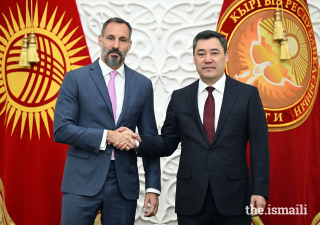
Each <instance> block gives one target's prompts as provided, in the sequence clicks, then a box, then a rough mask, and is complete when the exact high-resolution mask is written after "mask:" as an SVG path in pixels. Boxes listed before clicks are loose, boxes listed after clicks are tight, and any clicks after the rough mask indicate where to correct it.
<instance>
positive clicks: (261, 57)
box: [235, 18, 302, 100]
mask: <svg viewBox="0 0 320 225" xmlns="http://www.w3.org/2000/svg"><path fill="white" fill-rule="evenodd" d="M260 21H261V18H259V19H257V20H256V21H255V22H254V24H253V27H252V29H251V26H252V25H251V24H249V25H248V26H247V27H246V30H245V31H244V32H243V33H242V35H241V38H240V42H239V45H238V55H239V60H240V63H241V65H242V66H243V68H244V69H242V70H241V71H240V73H239V75H238V74H236V75H235V78H236V79H237V80H239V81H241V82H243V83H247V84H250V85H254V86H256V87H257V88H258V89H259V91H260V92H263V93H265V94H266V95H268V96H269V97H271V98H274V99H279V100H284V99H289V98H290V97H293V96H295V95H296V94H297V92H298V91H299V90H300V89H301V88H302V86H299V85H297V84H295V83H296V82H295V80H294V79H295V78H294V77H292V76H290V75H289V73H288V70H287V69H286V68H285V67H284V66H283V65H282V62H281V61H280V59H279V53H276V52H275V51H274V49H273V48H272V46H270V45H269V44H267V43H266V41H265V38H264V37H262V36H261V34H260V31H259V26H260ZM279 51H280V50H279Z"/></svg>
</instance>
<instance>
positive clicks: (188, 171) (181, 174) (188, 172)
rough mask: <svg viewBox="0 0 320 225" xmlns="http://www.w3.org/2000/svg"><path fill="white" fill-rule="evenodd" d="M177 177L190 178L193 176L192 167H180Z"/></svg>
mask: <svg viewBox="0 0 320 225" xmlns="http://www.w3.org/2000/svg"><path fill="white" fill-rule="evenodd" d="M177 178H180V179H190V178H191V169H179V170H178V173H177Z"/></svg>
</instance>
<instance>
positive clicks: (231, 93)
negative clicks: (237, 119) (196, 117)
mask: <svg viewBox="0 0 320 225" xmlns="http://www.w3.org/2000/svg"><path fill="white" fill-rule="evenodd" d="M237 84H238V82H236V81H235V80H233V79H232V78H230V77H229V76H228V75H227V76H226V85H225V88H224V94H223V99H222V105H221V110H220V115H219V121H218V127H217V131H216V133H215V135H214V138H213V142H212V145H213V144H214V142H215V141H216V140H217V138H218V136H219V134H220V132H221V129H222V127H223V125H224V123H225V122H226V120H227V118H228V116H229V114H230V112H231V110H232V108H233V105H234V103H235V102H236V100H237V97H238V94H239V92H240V90H238V89H237V88H236V86H237Z"/></svg>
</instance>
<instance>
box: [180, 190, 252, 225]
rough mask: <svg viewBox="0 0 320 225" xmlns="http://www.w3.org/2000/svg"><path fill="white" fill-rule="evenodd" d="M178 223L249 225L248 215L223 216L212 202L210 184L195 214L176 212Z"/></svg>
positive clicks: (183, 224) (188, 224)
mask: <svg viewBox="0 0 320 225" xmlns="http://www.w3.org/2000/svg"><path fill="white" fill-rule="evenodd" d="M178 224H179V225H235V224H236V225H251V216H250V215H240V216H224V215H222V214H221V213H220V212H219V211H218V209H217V207H216V204H215V202H214V199H213V196H212V192H211V188H210V184H209V186H208V190H207V194H206V198H205V200H204V204H203V207H202V209H201V211H200V212H199V213H198V214H197V215H191V216H190V215H181V214H178Z"/></svg>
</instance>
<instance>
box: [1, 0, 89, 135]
mask: <svg viewBox="0 0 320 225" xmlns="http://www.w3.org/2000/svg"><path fill="white" fill-rule="evenodd" d="M47 9H48V2H47V4H46V7H45V9H44V11H43V15H42V17H41V18H40V16H39V12H38V11H39V10H38V3H36V7H35V10H34V16H33V25H34V31H35V33H36V36H37V51H38V55H39V58H40V62H39V63H38V64H32V65H31V67H30V68H23V67H20V66H19V65H18V62H19V56H20V53H21V46H22V39H23V36H24V34H25V28H26V25H27V28H30V27H31V26H30V24H31V17H30V14H29V10H28V9H27V12H26V13H27V15H26V17H27V22H26V24H25V22H24V20H23V17H22V15H21V12H20V8H19V5H18V4H17V16H16V17H15V16H14V15H13V13H12V11H11V9H9V10H10V16H9V15H4V14H3V13H2V15H3V17H4V20H5V21H6V26H7V27H4V24H2V25H0V30H1V31H2V33H3V35H2V34H1V33H0V62H1V64H0V66H1V68H0V106H2V107H1V108H0V116H1V115H5V126H6V128H7V129H8V125H9V123H10V121H12V120H13V125H12V128H11V135H12V133H13V132H14V130H15V128H16V127H17V125H18V122H19V121H20V119H21V125H18V126H21V132H20V137H21V138H22V136H23V134H24V131H25V127H26V124H27V123H28V125H29V134H30V139H31V138H32V130H33V129H34V121H35V127H36V129H37V133H38V138H39V139H40V127H41V126H45V128H46V131H47V133H48V135H49V137H50V130H49V122H51V121H53V114H54V113H53V112H54V107H55V103H56V100H57V96H58V93H59V89H60V85H61V83H62V80H63V78H64V75H65V74H66V72H68V71H70V70H73V69H77V68H79V67H82V65H77V62H79V61H80V60H83V59H85V58H88V57H89V56H82V57H74V55H75V54H76V53H78V52H79V51H81V50H82V49H84V48H86V46H82V47H79V48H73V47H74V46H75V45H76V44H77V43H78V42H79V40H80V39H81V38H83V36H80V37H76V38H73V37H72V36H73V34H74V32H75V31H76V30H77V29H78V27H76V28H75V29H73V30H72V31H71V32H69V33H66V31H67V29H68V27H69V26H70V23H71V22H72V19H70V21H69V22H68V23H67V24H65V25H64V26H62V22H63V18H64V16H65V13H66V12H64V13H63V15H62V16H61V18H60V19H59V21H58V22H57V23H55V24H54V21H55V17H56V12H57V9H58V6H57V7H56V8H55V11H54V12H53V13H52V15H51V17H50V18H49V17H48V13H47ZM24 18H25V17H24ZM10 20H11V23H10ZM30 31H31V29H28V32H30Z"/></svg>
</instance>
